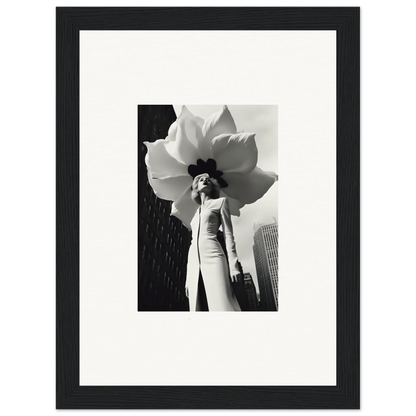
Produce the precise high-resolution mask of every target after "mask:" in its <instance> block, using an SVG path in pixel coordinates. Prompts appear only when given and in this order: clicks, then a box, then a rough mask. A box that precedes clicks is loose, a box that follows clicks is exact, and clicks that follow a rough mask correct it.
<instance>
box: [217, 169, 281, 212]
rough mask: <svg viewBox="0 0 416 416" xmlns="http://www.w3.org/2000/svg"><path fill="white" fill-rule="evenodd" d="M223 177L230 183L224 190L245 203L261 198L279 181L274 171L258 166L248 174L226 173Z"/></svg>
mask: <svg viewBox="0 0 416 416" xmlns="http://www.w3.org/2000/svg"><path fill="white" fill-rule="evenodd" d="M223 178H224V179H225V180H226V181H227V183H228V187H227V188H225V189H224V192H225V193H226V194H227V195H228V196H230V197H232V198H234V199H238V200H239V201H241V202H243V203H244V204H252V203H253V202H255V201H257V200H258V199H260V198H261V197H262V196H263V195H264V194H265V193H266V192H267V191H268V190H269V188H270V187H271V186H272V185H273V184H274V183H275V181H277V175H276V174H275V173H274V172H265V171H263V170H261V169H260V168H258V167H256V168H254V169H253V170H252V171H251V172H250V173H249V174H247V175H242V174H241V173H224V175H223Z"/></svg>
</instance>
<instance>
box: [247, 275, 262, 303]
mask: <svg viewBox="0 0 416 416" xmlns="http://www.w3.org/2000/svg"><path fill="white" fill-rule="evenodd" d="M244 289H245V292H246V295H247V301H248V310H249V311H258V310H259V301H258V299H257V292H256V286H255V285H254V282H253V278H252V277H251V274H250V273H244Z"/></svg>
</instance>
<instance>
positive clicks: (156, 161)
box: [144, 139, 188, 179]
mask: <svg viewBox="0 0 416 416" xmlns="http://www.w3.org/2000/svg"><path fill="white" fill-rule="evenodd" d="M168 143H169V142H167V141H166V140H162V139H160V140H156V141H155V142H144V144H145V145H146V147H147V153H146V156H145V158H144V161H145V163H146V166H147V170H148V171H150V172H151V176H152V178H157V179H165V178H170V177H172V176H174V177H175V176H187V175H188V170H187V167H186V166H184V165H183V164H182V163H179V162H178V161H177V160H176V159H175V158H174V157H172V156H171V155H170V154H169V153H168V151H167V150H166V145H167V144H168Z"/></svg>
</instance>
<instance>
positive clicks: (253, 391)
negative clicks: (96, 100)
mask: <svg viewBox="0 0 416 416" xmlns="http://www.w3.org/2000/svg"><path fill="white" fill-rule="evenodd" d="M359 25H360V9H359V8H358V7H323V8H321V7H316V8H314V7H312V8H310V7H298V8H296V7H278V8H269V7H262V8H253V7H234V8H231V7H224V8H205V7H200V8H183V7H181V8H180V7H171V8H165V7H160V8H153V7H147V8H140V7H139V8H128V7H122V8H104V7H99V8H89V7H81V8H77V7H70V8H66V7H59V8H57V9H56V111H57V114H56V136H57V142H56V198H57V200H56V231H57V233H56V407H57V408H58V409H358V408H359V406H360V354H359V353H360V320H359V316H360V285H359V275H360V216H359V213H360V211H359V210H360V143H359V140H360V73H359V71H360V26H359ZM81 30H247V31H248V30H335V31H336V35H337V143H336V144H337V154H336V160H337V178H336V183H337V191H336V198H337V201H336V202H337V213H336V219H337V221H336V229H337V246H336V255H337V278H336V284H337V298H336V299H337V319H336V324H337V349H336V353H337V366H336V369H337V376H336V380H337V382H336V386H80V383H79V373H80V372H79V364H80V361H79V357H80V356H79V339H80V335H79V288H80V285H79V260H80V255H79V248H80V245H79V202H80V197H79V98H80V97H79V35H80V31H81Z"/></svg>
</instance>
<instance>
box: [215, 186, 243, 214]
mask: <svg viewBox="0 0 416 416" xmlns="http://www.w3.org/2000/svg"><path fill="white" fill-rule="evenodd" d="M220 196H221V197H226V198H227V199H228V205H229V206H230V213H231V215H235V216H236V217H239V216H240V209H241V208H243V206H244V205H245V204H243V203H242V202H241V201H238V200H237V199H234V198H231V197H230V196H228V195H227V194H226V193H225V192H224V191H222V190H221V191H220Z"/></svg>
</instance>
